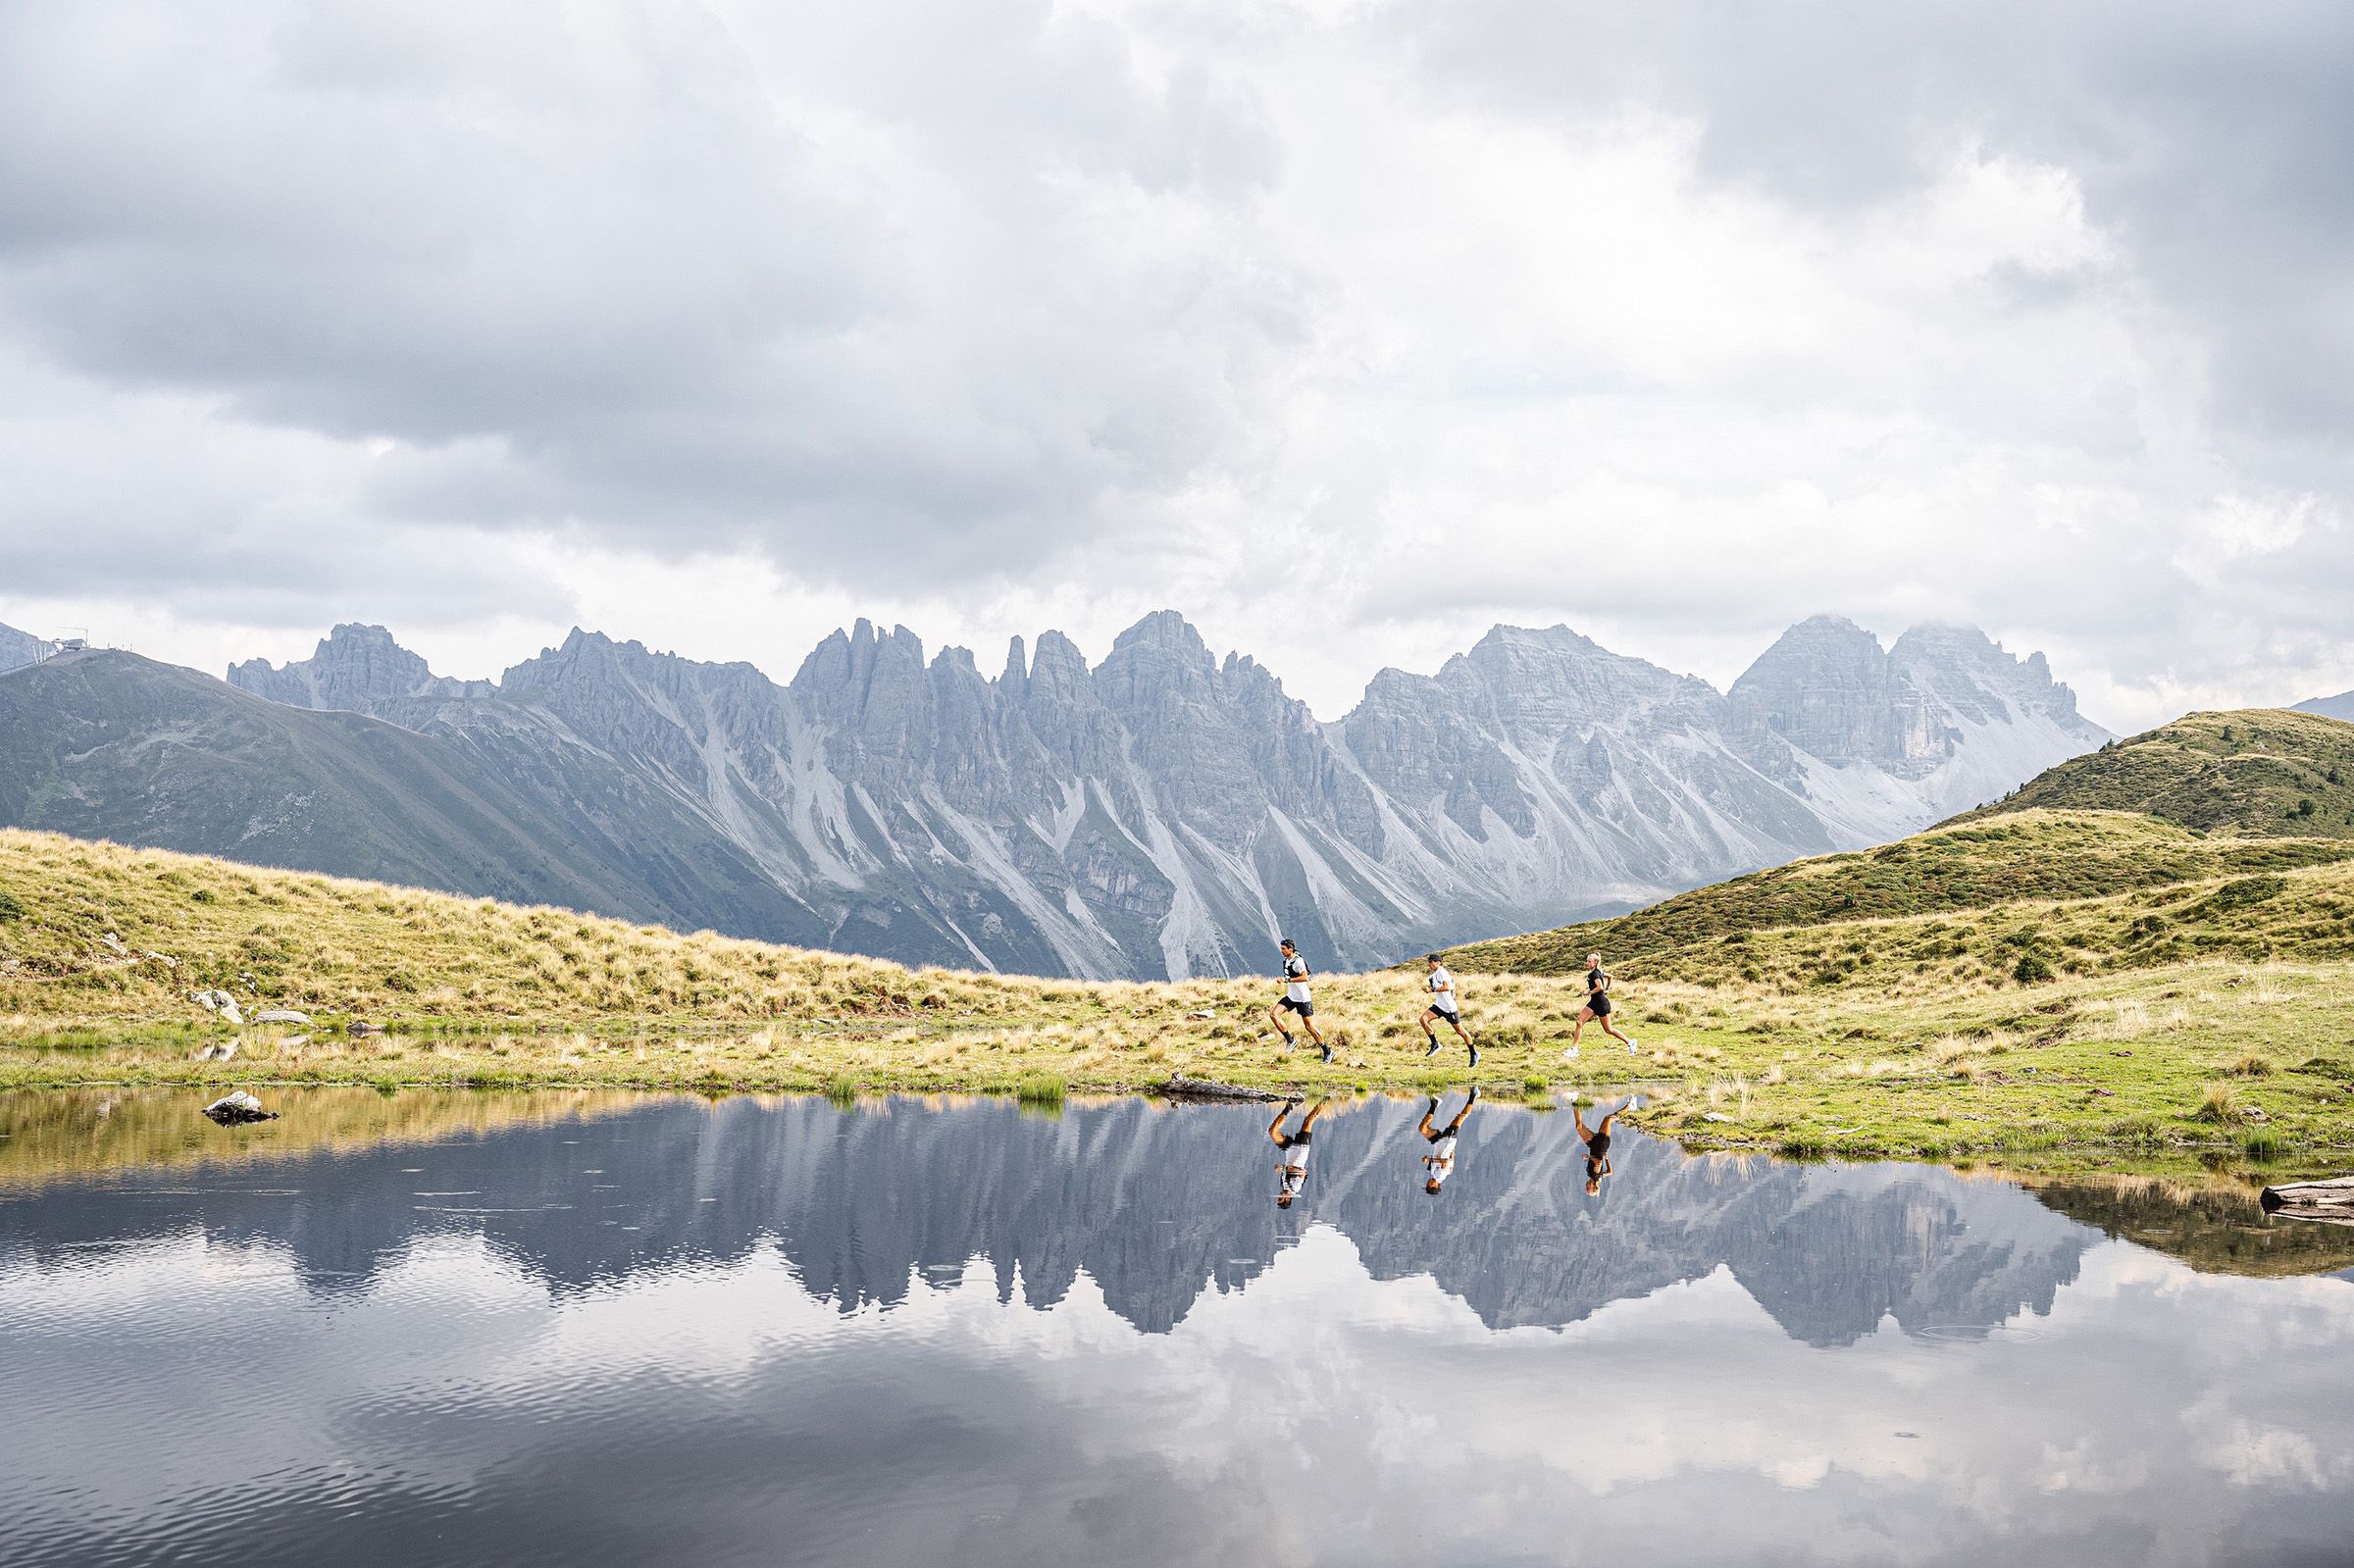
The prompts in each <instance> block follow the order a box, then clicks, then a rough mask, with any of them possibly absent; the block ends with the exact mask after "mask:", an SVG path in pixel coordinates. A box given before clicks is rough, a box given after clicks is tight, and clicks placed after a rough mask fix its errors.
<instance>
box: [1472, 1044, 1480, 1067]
mask: <svg viewBox="0 0 2354 1568" xmlns="http://www.w3.org/2000/svg"><path fill="white" fill-rule="evenodd" d="M1471 1065H1472V1066H1473V1067H1477V1066H1478V1065H1479V1047H1478V1046H1476V1045H1474V1046H1472V1047H1471Z"/></svg>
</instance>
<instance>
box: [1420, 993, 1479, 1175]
mask: <svg viewBox="0 0 2354 1568" xmlns="http://www.w3.org/2000/svg"><path fill="white" fill-rule="evenodd" d="M1423 956H1424V959H1425V961H1426V962H1428V963H1429V965H1430V978H1429V979H1428V980H1426V981H1424V982H1423V984H1424V985H1425V986H1428V987H1429V988H1430V1005H1429V1006H1428V1007H1425V1008H1423V1009H1422V1037H1423V1038H1424V1039H1427V1040H1429V1041H1430V1049H1428V1050H1426V1051H1424V1052H1423V1053H1422V1054H1423V1055H1424V1056H1426V1057H1428V1056H1436V1055H1438V1054H1439V1037H1438V1035H1437V1034H1436V1033H1435V1032H1434V1031H1433V1030H1432V1029H1431V1027H1430V1026H1431V1025H1433V1024H1437V1023H1444V1024H1446V1025H1447V1026H1448V1027H1449V1028H1451V1029H1453V1030H1454V1031H1455V1034H1456V1037H1457V1038H1458V1039H1459V1040H1461V1041H1462V1042H1463V1049H1465V1050H1467V1051H1469V1052H1470V1053H1471V1065H1472V1066H1473V1067H1477V1066H1478V1065H1479V1047H1478V1046H1477V1045H1474V1044H1473V1043H1472V1042H1471V1037H1470V1035H1469V1034H1467V1033H1466V1032H1465V1031H1464V1029H1463V1014H1462V1004H1461V1003H1460V1002H1459V1001H1458V1000H1457V998H1456V994H1455V977H1454V976H1453V975H1450V974H1448V973H1447V966H1446V965H1445V964H1442V963H1440V962H1439V955H1438V954H1437V953H1426V954H1424V955H1423ZM1431 1190H1432V1191H1434V1192H1435V1191H1437V1190H1438V1189H1436V1188H1433V1189H1431Z"/></svg>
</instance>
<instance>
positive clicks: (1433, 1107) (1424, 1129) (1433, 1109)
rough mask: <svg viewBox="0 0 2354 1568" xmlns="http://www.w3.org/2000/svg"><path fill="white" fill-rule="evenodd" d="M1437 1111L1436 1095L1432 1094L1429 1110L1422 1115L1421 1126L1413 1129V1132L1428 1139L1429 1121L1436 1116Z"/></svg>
mask: <svg viewBox="0 0 2354 1568" xmlns="http://www.w3.org/2000/svg"><path fill="white" fill-rule="evenodd" d="M1438 1109H1439V1097H1438V1096H1437V1095H1436V1094H1433V1095H1432V1096H1431V1097H1430V1109H1428V1110H1426V1111H1424V1112H1423V1113H1422V1125H1421V1126H1420V1127H1417V1128H1415V1129H1414V1131H1415V1132H1417V1133H1419V1134H1421V1135H1422V1136H1423V1137H1424V1138H1428V1137H1430V1119H1431V1118H1432V1117H1433V1116H1435V1115H1437V1114H1438Z"/></svg>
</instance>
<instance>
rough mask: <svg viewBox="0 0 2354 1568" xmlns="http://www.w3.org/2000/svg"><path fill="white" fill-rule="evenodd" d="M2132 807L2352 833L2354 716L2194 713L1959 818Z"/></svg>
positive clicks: (2198, 824) (2258, 827)
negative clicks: (2352, 720)
mask: <svg viewBox="0 0 2354 1568" xmlns="http://www.w3.org/2000/svg"><path fill="white" fill-rule="evenodd" d="M2036 808H2046V809H2051V810H2058V811H2133V812H2140V813H2142V814H2144V815H2146V816H2151V817H2155V818H2157V819H2159V820H2160V821H2162V822H2172V823H2178V824H2180V825H2181V826H2183V827H2185V828H2195V829H2198V830H2200V831H2201V832H2204V833H2227V834H2238V835H2250V836H2259V837H2275V836H2292V837H2302V836H2315V837H2329V838H2354V724H2347V723H2345V722H2344V721H2343V720H2339V719H2331V718H2326V717H2323V716H2322V715H2320V714H2310V713H2291V712H2287V711H2285V710H2282V709H2277V708H2258V709H2252V710H2248V711H2245V712H2239V713H2194V714H2189V715H2187V716H2185V717H2183V718H2180V719H2176V720H2175V722H2174V723H2172V724H2169V725H2163V726H2161V727H2159V728H2158V729H2156V730H2152V731H2150V732H2149V733H2146V734H2138V735H2135V736H2133V737H2132V738H2131V739H2129V740H2121V741H2117V742H2114V743H2112V744H2111V745H2109V746H2106V747H2104V748H2103V749H2101V750H2099V751H2096V752H2093V753H2091V754H2090V755H2089V756H2083V757H2077V758H2074V759H2073V760H2071V761H2068V762H2064V763H2062V764H2060V765H2059V766H2058V767H2056V768H2052V769H2049V770H2047V771H2046V772H2044V773H2042V774H2040V775H2038V776H2037V777H2036V778H2034V779H2031V780H2029V781H2028V782H2027V783H2026V784H2022V785H2021V787H2020V788H2019V789H2018V790H2017V791H2015V792H2014V793H2013V794H2012V795H2010V796H2009V797H2008V798H2006V799H2004V800H2001V801H1998V802H1996V803H1995V804H1993V805H1990V806H1983V807H1980V808H1979V809H1978V810H1976V811H1974V812H1971V813H1970V814H1969V815H1968V816H1967V817H1963V818H1960V819H1957V820H1958V821H1965V822H1967V821H1972V820H1986V819H1990V818H1995V817H2000V816H2003V815H2006V814H2009V813H2012V812H2017V811H2025V810H2032V809H2036Z"/></svg>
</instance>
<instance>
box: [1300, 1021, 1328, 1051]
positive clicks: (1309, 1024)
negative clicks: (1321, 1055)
mask: <svg viewBox="0 0 2354 1568" xmlns="http://www.w3.org/2000/svg"><path fill="white" fill-rule="evenodd" d="M1300 1027H1301V1028H1302V1029H1305V1030H1306V1031H1307V1037H1308V1038H1309V1039H1312V1040H1314V1041H1315V1042H1316V1043H1317V1044H1319V1045H1321V1044H1323V1043H1324V1037H1323V1035H1322V1034H1320V1033H1318V1031H1317V1029H1316V1021H1315V1020H1314V1019H1312V1018H1306V1017H1303V1018H1302V1019H1301V1020H1300Z"/></svg>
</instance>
